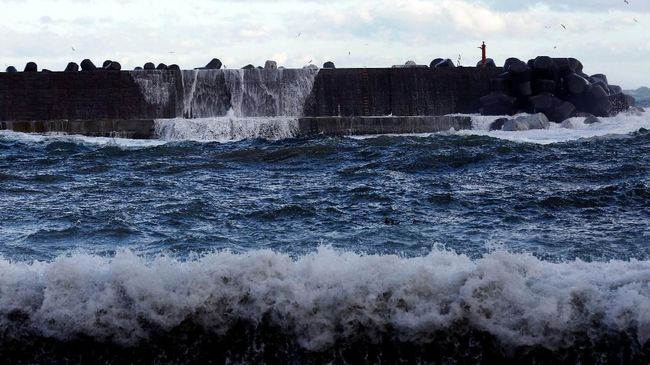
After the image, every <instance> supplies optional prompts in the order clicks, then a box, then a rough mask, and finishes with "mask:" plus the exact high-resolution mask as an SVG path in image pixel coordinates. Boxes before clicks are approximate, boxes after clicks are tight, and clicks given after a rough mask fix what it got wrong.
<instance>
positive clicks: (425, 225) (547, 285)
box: [0, 112, 650, 363]
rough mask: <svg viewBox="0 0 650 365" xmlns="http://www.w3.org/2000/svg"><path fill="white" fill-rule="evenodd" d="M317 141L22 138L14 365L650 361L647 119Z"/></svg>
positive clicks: (186, 131)
mask: <svg viewBox="0 0 650 365" xmlns="http://www.w3.org/2000/svg"><path fill="white" fill-rule="evenodd" d="M293 123H295V119H291V118H263V117H242V116H238V115H236V113H232V112H231V114H230V115H225V116H223V117H216V118H215V117H211V118H202V119H194V120H191V121H189V122H188V123H182V122H181V121H179V120H160V121H157V125H156V128H157V133H158V136H159V137H160V139H158V140H151V141H135V140H126V139H110V138H87V137H76V136H39V135H25V134H19V133H13V132H0V222H2V224H0V257H1V258H0V328H1V329H2V331H1V333H2V335H0V342H2V343H3V344H4V348H5V349H9V350H6V353H7V355H6V356H9V357H8V358H11V359H19V358H20V355H19V354H20V353H23V352H24V350H26V349H27V350H30V351H32V350H34V349H44V350H43V353H42V356H43V357H42V358H41V360H43V359H48V357H47V356H50V355H47V354H48V353H50V354H52V353H54V354H65V351H66V350H65V349H66V348H67V347H66V344H70V343H76V344H78V343H84V344H85V346H86V347H85V348H87V351H89V352H90V353H92V354H94V355H93V356H97V358H99V359H105V360H106V362H109V363H111V362H113V363H119V362H120V360H124V359H120V358H119V356H118V357H115V356H116V355H114V354H109V353H106V352H102V351H108V350H100V349H101V348H109V349H110V348H111V346H116V348H120V349H126V350H120V351H124V354H125V355H124V356H127V355H128V356H130V357H128V358H139V359H142V360H143V361H147V360H150V361H153V360H155V359H158V361H163V360H160V359H161V358H157V356H163V355H160V354H164V356H168V358H177V359H181V358H182V357H180V356H181V355H179V354H182V353H187V352H188V349H190V348H193V349H198V350H197V351H195V352H194V353H193V354H194V355H193V356H197V357H196V358H191V357H190V358H187V359H186V360H187V361H190V359H194V360H195V361H200V360H201V359H202V358H201V356H204V355H205V356H207V355H206V354H211V355H210V356H214V358H216V359H221V360H223V361H222V362H226V360H228V359H229V361H234V362H241V363H246V362H249V363H250V362H273V361H272V360H273V356H272V355H271V353H274V354H278V355H277V356H278V358H277V360H278V361H281V360H286V361H285V362H290V363H319V362H323V361H334V362H336V363H341V362H345V361H347V362H354V361H353V360H355V359H357V360H358V359H364V358H365V359H374V360H371V361H370V362H378V361H388V360H390V359H393V360H395V356H397V359H402V360H403V361H407V362H408V361H412V362H418V361H419V362H423V363H436V362H444V358H440V357H436V356H439V355H440V354H452V355H454V358H457V359H461V360H460V363H477V362H479V363H480V362H481V361H483V362H485V361H487V360H486V359H496V360H499V359H501V360H503V359H513V358H514V359H520V360H522V361H524V360H526V359H528V360H531V359H537V360H538V361H541V362H542V363H544V361H546V362H547V363H553V362H555V363H557V362H558V361H560V362H562V361H569V362H572V363H573V362H576V361H578V360H580V361H583V362H592V363H598V361H600V362H601V363H607V361H608V359H610V360H611V359H614V358H616V359H621V358H622V359H627V360H628V361H629V362H630V363H644V362H646V360H647V359H648V347H649V344H648V339H649V338H650V317H648V313H650V291H649V288H650V286H649V285H650V268H649V266H648V265H649V262H650V261H649V260H650V246H649V245H648V243H649V238H650V230H649V229H648V228H647V227H648V222H650V168H649V167H648V166H650V157H649V156H648V153H647V151H650V133H648V131H647V130H648V129H650V118H648V117H647V115H646V114H640V115H633V114H626V115H620V116H618V117H615V118H608V119H605V120H604V121H603V122H602V123H601V124H598V125H589V126H586V125H584V124H581V121H580V120H575V121H572V122H571V124H570V125H564V126H563V127H559V126H553V127H552V128H551V129H549V130H545V131H526V132H512V133H510V132H501V131H498V132H489V131H488V129H489V128H488V126H489V123H490V120H489V119H486V118H482V117H474V129H473V130H470V131H461V132H448V133H440V134H433V135H422V136H374V137H372V138H367V137H363V138H328V137H316V138H310V139H303V138H296V137H294V136H295V134H294V132H293V131H294V129H293V128H294V127H292V126H293V125H294V124H293ZM189 339H195V340H192V341H195V342H192V341H190V340H189ZM235 339H238V340H237V341H239V340H240V341H241V343H238V342H236V340H235ZM445 339H447V340H445ZM80 341H81V342H80ZM446 341H447V342H446ZM472 343H474V344H475V345H472ZM102 344H103V345H102ZM170 344H171V345H170ZM478 344H480V345H478ZM102 346H103V347H102ZM106 346H108V347H106ZM124 346H125V347H124ZM159 346H160V347H159ZM238 346H239V347H238ZM209 348H210V349H212V348H218V349H221V350H208V349H209ZM237 348H239V349H240V350H234V349H237ZM11 349H14V350H11ZM48 349H49V350H48ZM165 349H166V350H165ZM382 349H384V350H382ZM12 351H13V352H12ZM47 351H50V352H47ZM120 351H117V353H119V352H120ZM175 351H177V352H175ZM214 351H216V352H214ZM36 353H40V352H38V351H36ZM435 354H438V355H435ZM39 356H41V355H39ZM51 356H54V355H51ZM102 356H104V357H102ZM174 356H179V357H174ZM440 356H442V355H440ZM450 356H451V355H450ZM571 356H574V357H571ZM463 359H464V360H463ZM567 359H568V360H567ZM597 359H600V360H597ZM50 360H51V359H50ZM203 360H205V359H203ZM221 360H218V361H217V362H221ZM496 360H495V361H496ZM572 360H573V361H572ZM43 361H44V360H43ZM531 361H532V360H531ZM177 362H183V361H177Z"/></svg>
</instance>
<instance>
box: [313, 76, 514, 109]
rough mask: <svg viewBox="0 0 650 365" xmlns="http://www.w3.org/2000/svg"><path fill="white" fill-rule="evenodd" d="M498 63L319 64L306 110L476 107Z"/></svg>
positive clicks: (487, 89)
mask: <svg viewBox="0 0 650 365" xmlns="http://www.w3.org/2000/svg"><path fill="white" fill-rule="evenodd" d="M500 72H501V69H500V68H473V67H471V68H453V69H452V68H439V69H436V68H434V69H432V68H391V69H336V70H334V69H321V70H320V71H319V73H318V76H317V78H316V81H315V84H314V88H313V90H312V93H311V95H310V97H309V98H308V100H307V104H306V106H305V115H308V116H316V117H317V116H338V115H340V116H381V115H391V114H392V115H395V116H407V115H444V114H449V113H476V112H478V110H479V108H480V103H479V98H480V97H481V96H482V95H485V94H486V93H488V92H489V88H490V85H489V80H490V79H491V78H494V77H495V76H496V75H498V74H499V73H500Z"/></svg>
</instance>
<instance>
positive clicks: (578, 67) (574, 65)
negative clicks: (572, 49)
mask: <svg viewBox="0 0 650 365" xmlns="http://www.w3.org/2000/svg"><path fill="white" fill-rule="evenodd" d="M568 60H569V68H570V69H571V70H573V72H575V73H577V74H580V73H582V70H583V66H582V62H580V61H578V60H577V59H575V58H570V57H569V58H568Z"/></svg>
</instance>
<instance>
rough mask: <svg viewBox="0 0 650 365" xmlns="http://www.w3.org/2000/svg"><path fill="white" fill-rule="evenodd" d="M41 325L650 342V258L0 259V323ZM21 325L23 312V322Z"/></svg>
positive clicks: (88, 329)
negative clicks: (243, 327)
mask: <svg viewBox="0 0 650 365" xmlns="http://www.w3.org/2000/svg"><path fill="white" fill-rule="evenodd" d="M16 312H20V313H23V314H24V316H23V318H28V319H27V320H26V321H25V325H26V326H28V327H29V328H30V329H31V330H33V331H36V332H37V333H40V334H42V335H44V336H51V337H54V338H58V339H68V338H71V337H74V336H77V335H79V334H84V335H88V336H92V337H93V338H96V339H100V340H112V341H116V342H119V343H121V344H133V343H134V342H136V341H138V340H140V339H146V338H148V336H149V335H150V334H151V331H153V330H154V329H158V330H170V329H172V328H175V327H176V326H178V325H180V324H181V323H182V322H183V321H185V320H187V319H191V320H193V321H195V323H198V324H200V325H202V326H204V327H205V329H206V330H208V331H211V332H212V333H215V334H217V335H223V334H225V333H226V332H227V331H228V329H229V328H231V326H233V325H234V324H235V323H236V322H237V321H239V320H245V321H252V322H253V323H258V322H260V321H261V320H262V318H263V317H264V316H265V315H266V316H269V315H270V316H271V317H270V318H271V319H272V320H273V321H274V322H275V324H276V325H278V326H280V327H281V328H282V329H283V330H284V331H286V332H287V333H288V334H292V335H294V336H295V337H296V339H297V340H298V341H299V343H300V344H301V345H302V346H304V347H305V348H306V349H310V350H321V349H325V348H327V347H328V346H331V345H333V344H334V343H336V341H338V340H345V339H348V338H354V336H355V334H357V332H358V331H359V328H364V331H365V332H364V335H366V336H370V337H371V338H372V337H373V336H377V337H378V336H379V335H380V334H381V333H382V332H385V331H386V330H387V329H389V328H390V329H391V331H394V332H395V335H396V336H398V337H399V338H400V339H401V340H404V341H413V342H426V341H427V338H431V334H432V333H434V332H436V331H440V330H445V329H449V328H452V327H453V326H454V324H455V323H458V322H459V321H463V322H465V323H467V324H468V325H470V326H472V327H473V328H475V329H479V330H482V331H487V332H489V333H491V334H492V335H494V336H496V337H498V338H499V339H500V340H502V341H503V342H504V343H505V344H509V345H512V346H520V345H542V346H546V347H549V348H557V347H563V346H571V345H572V344H573V343H572V342H573V339H574V334H576V333H586V334H588V335H589V336H593V337H598V336H599V335H602V334H604V333H606V332H609V331H613V332H625V333H628V334H631V335H632V336H636V337H637V338H638V340H639V341H640V343H641V344H643V343H645V342H647V341H648V340H650V262H648V261H630V262H622V261H612V262H594V263H587V262H582V261H573V262H566V263H551V262H545V261H541V260H539V259H537V258H535V257H533V256H530V255H526V254H511V253H507V252H495V253H492V254H489V255H486V256H485V257H483V258H481V259H478V260H472V259H470V258H468V257H467V256H463V255H457V254H454V253H451V252H440V251H435V252H432V253H430V254H429V255H427V256H423V257H416V258H403V257H398V256H390V255H387V256H381V255H360V254H355V253H350V252H338V251H335V250H333V249H331V248H321V249H319V251H318V252H315V253H313V254H310V255H306V256H303V257H300V258H298V259H292V258H291V257H289V256H287V255H284V254H280V253H274V252H271V251H254V252H249V253H246V254H234V253H228V252H219V253H212V254H208V255H205V256H203V257H200V258H196V259H194V260H190V261H185V262H183V261H179V260H176V259H174V258H172V257H168V256H159V257H156V258H154V259H144V258H142V257H139V256H137V255H135V254H134V253H132V252H130V251H123V252H119V253H118V254H117V255H116V256H115V257H113V258H110V259H109V258H102V257H99V256H94V255H89V254H73V255H69V256H65V257H59V258H57V259H56V260H54V261H53V262H49V263H45V262H35V263H31V264H28V263H22V262H11V261H9V260H6V259H0V331H6V330H7V329H8V328H13V327H11V326H12V322H11V319H10V318H11V313H16ZM14 326H15V324H14Z"/></svg>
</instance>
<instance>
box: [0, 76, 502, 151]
mask: <svg viewBox="0 0 650 365" xmlns="http://www.w3.org/2000/svg"><path fill="white" fill-rule="evenodd" d="M209 72H212V74H210V75H211V76H210V77H205V78H203V79H201V80H200V81H199V82H198V83H197V80H196V78H197V77H198V76H201V75H204V74H203V73H209ZM305 72H307V71H305V70H200V71H193V72H192V71H174V70H165V71H161V70H152V71H94V72H69V73H68V72H66V73H64V72H51V73H42V72H41V73H29V72H25V73H14V74H9V73H0V129H10V130H15V131H20V132H31V133H51V132H60V133H68V134H82V135H89V136H120V137H127V138H155V137H156V135H155V133H154V132H155V127H154V124H155V120H156V119H171V118H179V117H183V116H185V117H187V116H188V115H187V114H192V113H188V112H187V110H186V109H187V108H188V105H189V104H192V103H194V104H196V103H197V102H201V103H203V107H202V108H201V111H202V113H203V114H205V113H206V111H205V110H208V111H209V113H208V116H209V117H222V116H224V115H225V114H226V113H227V112H228V110H229V109H230V110H232V109H233V108H235V106H236V102H238V103H239V104H237V109H238V110H241V111H243V112H246V111H248V110H253V109H255V110H256V111H255V112H256V113H258V114H259V113H263V114H262V115H267V114H264V113H268V114H272V113H275V114H278V113H282V110H286V109H287V108H286V107H285V108H284V109H283V108H281V107H277V105H280V106H282V105H285V104H290V103H292V102H294V103H295V102H300V103H302V106H300V105H298V108H297V109H301V110H302V111H303V112H302V115H288V116H290V117H297V118H299V129H300V130H299V133H300V134H301V135H311V134H328V135H348V134H376V133H427V132H437V131H444V130H449V129H451V128H454V129H463V128H470V127H471V125H470V124H468V118H463V117H444V118H438V117H440V116H443V115H447V114H452V113H477V112H478V111H479V107H480V102H479V99H480V97H481V96H483V95H485V94H487V93H488V92H489V80H490V78H493V77H495V75H497V74H498V73H499V72H500V69H498V68H449V69H430V68H391V69H322V70H319V71H318V73H317V74H315V76H313V75H312V76H311V78H309V77H307V78H305V77H304V75H303V74H304V73H305ZM188 74H189V75H193V76H192V77H194V80H191V79H188V78H189V76H188ZM301 77H302V78H301ZM312 79H313V81H311V82H313V84H311V83H310V84H309V85H307V84H306V82H305V80H312ZM233 80H234V81H233ZM228 82H230V83H228ZM213 84H214V85H213ZM257 84H260V85H257ZM197 85H198V86H197ZM233 85H234V86H233ZM297 87H300V88H301V89H300V90H299V91H300V92H302V93H306V94H305V95H302V96H301V97H302V99H300V98H298V97H297V96H296V99H295V100H294V99H292V98H293V97H294V96H293V94H292V93H297V91H296V90H298V89H296V88H297ZM307 87H308V88H310V89H309V90H305V88H307ZM197 88H201V89H202V90H203V94H196V93H197V90H195V89H197ZM235 89H237V90H235ZM195 94H196V95H195ZM189 96H191V97H192V98H194V99H193V100H190V101H189V102H188V97H189ZM235 99H238V100H235ZM242 103H244V104H243V106H242ZM246 103H247V104H246ZM260 103H261V104H263V105H266V106H268V107H267V108H265V109H261V110H260V109H259V108H252V107H251V106H253V107H255V106H257V105H258V104H260ZM247 105H248V107H247ZM273 105H276V107H273ZM206 106H207V107H208V108H206ZM290 106H291V105H290ZM195 107H196V106H195ZM204 109H205V110H204ZM294 109H295V108H294ZM267 110H268V112H267ZM210 113H211V114H210ZM190 116H191V115H190ZM256 116H260V115H256ZM268 116H269V117H270V116H282V115H268Z"/></svg>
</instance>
